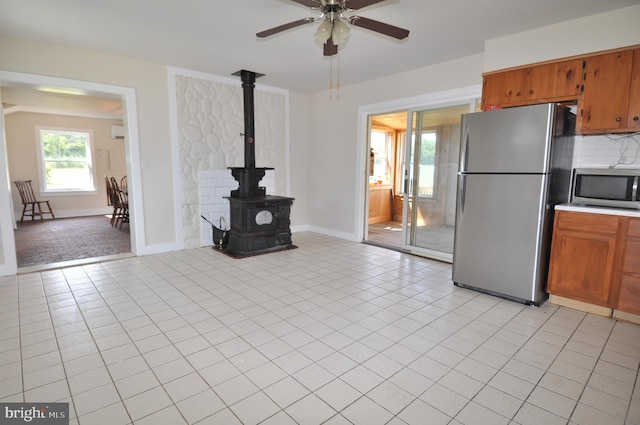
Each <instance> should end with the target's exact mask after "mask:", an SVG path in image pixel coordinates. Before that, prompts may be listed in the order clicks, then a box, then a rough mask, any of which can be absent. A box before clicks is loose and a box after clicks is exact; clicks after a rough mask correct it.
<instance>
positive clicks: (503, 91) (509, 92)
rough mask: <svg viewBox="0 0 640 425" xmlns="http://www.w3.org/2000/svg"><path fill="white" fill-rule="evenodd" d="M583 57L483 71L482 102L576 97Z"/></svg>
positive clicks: (516, 102)
mask: <svg viewBox="0 0 640 425" xmlns="http://www.w3.org/2000/svg"><path fill="white" fill-rule="evenodd" d="M582 65H583V61H582V59H573V60H568V61H561V62H554V63H547V64H541V65H535V66H529V67H525V68H517V69H513V70H507V71H500V72H495V73H488V74H485V75H484V77H483V87H482V106H483V108H484V107H486V106H487V105H499V106H503V107H507V106H519V105H531V104H534V103H545V102H553V101H563V100H572V99H577V98H578V95H579V94H580V88H581V84H582Z"/></svg>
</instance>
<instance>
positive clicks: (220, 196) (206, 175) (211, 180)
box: [198, 169, 275, 246]
mask: <svg viewBox="0 0 640 425" xmlns="http://www.w3.org/2000/svg"><path fill="white" fill-rule="evenodd" d="M260 186H263V187H265V188H266V190H267V195H273V194H274V190H275V173H274V170H267V171H266V173H265V176H264V177H263V179H262V181H261V182H260ZM237 188H238V182H237V181H236V180H235V179H234V178H233V176H232V175H231V170H229V169H224V170H201V171H199V172H198V194H199V199H200V214H201V215H203V216H205V217H206V218H207V220H209V221H210V222H212V223H213V224H215V225H216V226H218V227H220V217H224V220H225V221H226V224H227V228H229V226H230V224H231V221H230V218H229V201H228V200H227V199H225V198H224V197H225V196H229V195H230V194H231V191H232V190H235V189H237ZM200 221H201V222H202V223H201V226H200V227H201V229H202V231H201V237H200V243H201V246H209V245H212V244H213V231H212V229H211V225H209V224H208V223H207V222H206V221H204V220H202V218H200Z"/></svg>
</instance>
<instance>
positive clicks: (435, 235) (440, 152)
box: [364, 98, 479, 262]
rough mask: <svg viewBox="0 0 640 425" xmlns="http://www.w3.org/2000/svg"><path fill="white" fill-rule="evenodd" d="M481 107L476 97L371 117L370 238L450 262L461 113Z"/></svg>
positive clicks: (368, 237) (384, 244)
mask: <svg viewBox="0 0 640 425" xmlns="http://www.w3.org/2000/svg"><path fill="white" fill-rule="evenodd" d="M478 108H479V104H478V102H477V100H476V99H475V98H474V99H471V100H468V99H465V100H464V101H460V102H456V103H454V104H448V105H443V106H439V105H433V106H428V107H416V108H411V109H407V110H404V111H393V112H389V113H381V114H373V115H370V116H369V120H368V128H367V136H368V154H369V158H368V164H369V166H368V167H367V169H368V178H369V182H368V188H367V191H366V194H365V196H366V198H367V199H368V203H366V205H367V206H368V208H367V218H366V220H365V223H366V224H365V226H366V228H365V231H364V235H365V238H364V240H365V241H366V242H368V243H372V244H375V245H380V246H383V247H387V248H391V249H395V250H399V251H404V252H411V253H415V254H418V255H423V256H426V257H430V258H434V259H438V260H442V261H447V262H451V261H452V259H453V235H454V228H455V204H456V181H457V179H456V174H457V168H458V155H459V144H460V118H461V115H462V114H465V113H469V112H473V111H476V110H478ZM386 205H389V206H390V208H391V214H390V215H389V214H388V213H386V215H385V211H386V210H385V209H384V208H385V207H386ZM388 217H391V218H390V219H387V218H388Z"/></svg>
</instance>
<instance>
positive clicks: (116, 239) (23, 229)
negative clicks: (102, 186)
mask: <svg viewBox="0 0 640 425" xmlns="http://www.w3.org/2000/svg"><path fill="white" fill-rule="evenodd" d="M109 221H110V217H109V216H104V215H100V216H90V217H73V218H56V219H55V220H52V219H47V220H36V221H24V222H22V223H18V229H17V230H16V231H15V239H16V255H17V257H18V267H27V266H34V265H39V264H49V263H58V262H62V261H70V260H79V259H84V258H94V257H103V256H105V255H114V254H123V253H127V252H131V239H130V234H129V225H128V224H126V223H125V224H124V225H123V226H122V230H120V229H118V228H115V227H111V224H110V223H109Z"/></svg>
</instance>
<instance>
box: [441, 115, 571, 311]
mask: <svg viewBox="0 0 640 425" xmlns="http://www.w3.org/2000/svg"><path fill="white" fill-rule="evenodd" d="M574 129H575V116H574V115H573V114H572V113H571V112H570V111H569V109H567V108H565V107H561V106H558V105H556V104H542V105H533V106H523V107H517V108H508V109H501V110H495V111H488V112H477V113H472V114H466V115H463V116H462V131H461V144H460V162H459V168H458V189H457V191H458V193H457V201H456V227H455V237H454V252H453V281H454V284H455V285H457V286H460V287H467V288H471V289H475V290H479V291H483V292H487V293H490V294H493V295H497V296H501V297H504V298H509V299H512V300H515V301H519V302H523V303H526V304H533V305H539V304H540V303H542V302H544V300H545V299H546V291H545V290H546V279H547V269H548V262H549V251H550V246H551V231H552V228H553V224H552V223H553V208H554V205H556V204H558V203H562V202H568V201H569V199H570V187H571V165H572V160H573V139H574V137H573V134H574Z"/></svg>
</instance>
